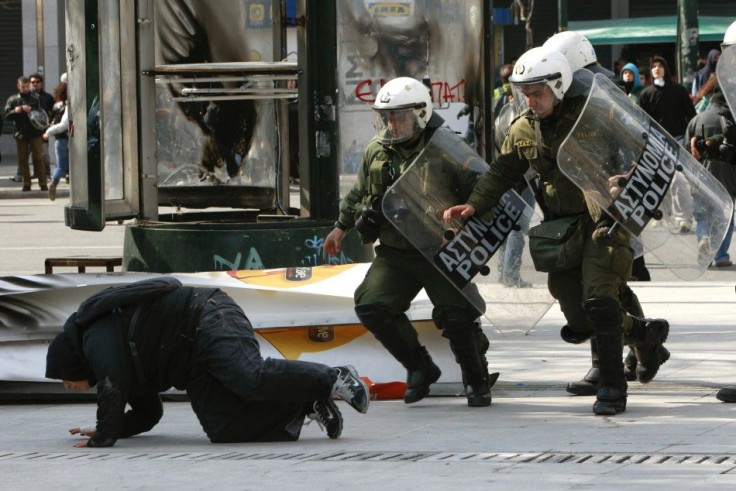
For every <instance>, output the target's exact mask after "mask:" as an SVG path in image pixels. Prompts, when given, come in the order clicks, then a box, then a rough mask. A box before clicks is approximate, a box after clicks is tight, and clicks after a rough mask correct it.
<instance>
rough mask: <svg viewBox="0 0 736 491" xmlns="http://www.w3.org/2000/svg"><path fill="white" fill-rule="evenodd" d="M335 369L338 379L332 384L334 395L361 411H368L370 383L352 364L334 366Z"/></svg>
mask: <svg viewBox="0 0 736 491" xmlns="http://www.w3.org/2000/svg"><path fill="white" fill-rule="evenodd" d="M334 370H337V380H336V381H335V385H333V386H332V395H333V396H334V397H337V398H338V399H342V400H343V401H345V402H347V403H348V404H350V405H351V406H353V407H354V408H355V410H356V411H358V412H359V413H366V412H367V411H368V405H369V404H370V402H371V394H370V391H369V390H368V384H366V383H365V382H363V381H362V380H361V379H360V378H359V377H358V371H357V370H356V369H355V367H354V366H352V365H343V366H341V367H334Z"/></svg>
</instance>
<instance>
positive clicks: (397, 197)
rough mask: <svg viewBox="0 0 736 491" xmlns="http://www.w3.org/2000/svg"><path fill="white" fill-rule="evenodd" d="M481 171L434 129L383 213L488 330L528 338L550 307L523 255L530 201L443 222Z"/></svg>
mask: <svg viewBox="0 0 736 491" xmlns="http://www.w3.org/2000/svg"><path fill="white" fill-rule="evenodd" d="M487 171H488V164H487V163H486V162H484V161H483V159H482V158H481V157H480V156H479V155H478V154H477V153H476V152H475V151H474V150H473V149H472V148H470V146H468V145H467V143H466V142H465V141H464V140H462V139H461V138H460V137H459V136H458V135H456V134H455V133H454V132H452V131H451V130H449V129H446V128H440V129H439V130H437V131H436V132H435V134H434V135H433V136H432V138H431V139H430V141H429V142H428V144H427V146H426V147H425V148H424V149H423V150H422V152H421V153H420V154H419V155H418V156H417V158H416V159H415V160H414V162H413V163H412V164H411V165H410V166H409V167H407V169H406V170H405V171H404V173H403V174H401V176H400V177H399V178H398V179H397V180H396V182H394V184H393V185H392V186H391V187H390V188H389V189H388V190H387V192H386V193H385V195H384V198H383V203H382V204H383V212H384V214H385V215H386V218H387V219H388V221H389V222H390V223H391V224H393V226H394V227H396V229H397V230H398V231H399V232H400V233H401V234H402V235H403V236H404V237H406V238H407V239H408V240H409V242H411V243H412V245H413V246H414V247H416V248H417V249H418V250H419V251H420V252H421V253H422V254H423V255H424V256H425V257H426V258H427V260H428V261H429V263H430V264H432V265H434V267H435V268H437V269H438V270H439V271H440V272H441V273H442V274H443V275H444V276H445V277H446V278H447V280H448V281H449V282H451V283H452V284H453V285H454V286H455V288H457V289H458V290H459V291H460V292H462V293H463V295H465V297H466V298H467V299H468V300H469V301H470V302H471V303H473V305H475V307H476V308H477V309H478V310H479V311H480V312H485V314H484V315H485V317H486V319H488V321H489V322H490V323H491V324H492V325H493V326H494V327H495V328H497V329H499V330H503V331H523V332H527V331H528V330H529V329H531V328H532V327H533V326H534V324H536V322H537V321H538V320H539V319H540V318H541V317H542V316H543V315H544V313H545V312H546V311H547V310H548V309H549V307H550V306H551V305H552V303H553V302H554V299H553V298H552V296H551V295H550V294H549V292H548V290H547V280H546V275H545V274H543V273H538V272H537V271H535V270H534V265H533V263H532V260H531V256H530V255H529V250H528V241H527V240H526V233H527V231H528V230H529V226H530V225H535V224H537V223H539V221H540V217H539V215H538V214H537V213H535V211H534V207H533V198H531V197H528V198H527V199H528V201H527V200H525V199H524V198H522V197H521V196H520V195H519V194H518V193H516V192H515V191H509V192H507V193H506V194H505V195H504V196H503V197H502V199H501V201H500V202H499V204H498V206H496V208H495V210H494V213H493V214H492V216H483V217H481V216H472V217H470V218H469V219H462V220H453V221H451V222H449V223H445V221H444V220H443V212H444V211H445V210H446V209H447V208H449V207H451V206H453V205H457V204H461V203H465V201H466V200H467V198H468V196H469V195H470V192H471V190H472V188H473V185H474V184H475V182H476V181H477V180H478V179H479V178H480V177H481V176H482V175H483V174H485V173H486V172H487ZM525 194H526V193H525ZM489 215H491V214H489Z"/></svg>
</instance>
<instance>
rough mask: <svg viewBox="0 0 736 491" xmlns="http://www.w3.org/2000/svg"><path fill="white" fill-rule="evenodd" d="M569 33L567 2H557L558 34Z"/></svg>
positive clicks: (559, 0)
mask: <svg viewBox="0 0 736 491" xmlns="http://www.w3.org/2000/svg"><path fill="white" fill-rule="evenodd" d="M562 31H567V0H557V32H562Z"/></svg>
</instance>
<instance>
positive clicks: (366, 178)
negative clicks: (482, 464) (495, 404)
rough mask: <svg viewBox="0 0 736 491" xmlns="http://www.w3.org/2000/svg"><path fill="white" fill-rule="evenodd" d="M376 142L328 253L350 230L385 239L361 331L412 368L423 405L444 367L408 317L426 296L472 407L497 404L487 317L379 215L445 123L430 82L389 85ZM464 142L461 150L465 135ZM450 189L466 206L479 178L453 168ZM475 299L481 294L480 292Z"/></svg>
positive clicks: (380, 104)
mask: <svg viewBox="0 0 736 491" xmlns="http://www.w3.org/2000/svg"><path fill="white" fill-rule="evenodd" d="M373 113H374V125H375V127H376V130H377V132H376V136H375V137H374V138H373V139H372V140H371V141H370V142H369V143H368V144H367V146H366V149H365V152H364V154H363V161H362V164H361V167H360V170H359V171H358V180H357V182H356V184H355V186H354V187H353V189H352V190H351V191H350V192H349V193H348V194H347V195H346V196H345V198H343V200H342V201H341V203H340V217H339V220H338V221H337V222H336V223H335V228H334V229H333V230H332V231H331V232H330V233H329V234H328V235H327V237H326V238H325V243H324V252H325V254H328V255H337V254H338V253H339V252H340V244H341V242H342V240H343V238H344V237H345V234H346V233H347V231H348V230H349V229H351V228H356V229H357V231H358V232H359V233H360V235H361V238H362V239H363V242H364V243H373V242H375V241H376V240H379V242H380V243H379V244H378V245H377V246H376V248H375V254H376V257H375V259H374V260H373V263H372V264H371V267H370V268H369V270H368V272H367V274H366V277H365V279H364V280H363V282H362V283H361V284H360V285H359V286H358V288H357V289H356V290H355V312H356V314H357V316H358V318H359V319H360V321H361V322H362V323H363V325H364V326H365V327H366V329H368V330H369V331H371V332H372V333H373V335H375V336H376V339H378V341H380V342H381V344H383V346H384V347H385V348H386V349H387V350H388V351H389V353H391V355H392V356H393V357H394V358H396V360H397V361H399V362H400V363H401V364H402V365H403V366H404V368H406V370H407V387H406V392H405V394H404V402H405V403H407V404H410V403H414V402H417V401H419V400H421V399H423V398H424V397H425V396H427V394H429V387H430V385H431V384H433V383H435V382H436V381H437V380H438V379H439V378H440V375H441V373H440V369H439V367H438V366H437V365H435V363H434V362H433V361H432V358H431V356H430V355H429V353H428V352H427V349H426V348H425V347H424V346H422V345H421V343H420V341H419V338H418V336H417V332H416V330H415V329H414V327H413V326H412V325H411V323H410V322H409V319H408V318H407V316H406V314H405V312H406V311H407V310H408V309H409V306H410V304H411V301H412V300H413V299H414V297H416V295H417V294H418V293H419V292H420V291H421V289H422V288H424V289H425V291H426V292H427V296H428V297H429V299H430V301H431V302H432V304H433V306H434V309H433V313H432V317H433V320H434V322H435V324H436V325H437V327H438V328H439V329H441V330H442V335H443V336H444V337H445V338H447V339H448V340H449V342H450V347H451V349H452V351H453V353H454V354H455V358H456V360H457V362H458V364H459V365H460V368H461V371H462V375H463V382H464V385H465V393H466V396H467V399H468V405H469V406H471V407H479V406H489V405H490V404H491V392H490V385H491V383H490V379H489V374H488V363H487V361H486V358H485V353H486V350H487V349H488V347H489V342H488V338H486V336H485V335H484V334H483V331H482V330H481V328H480V324H479V322H478V320H477V319H478V316H479V315H481V314H482V312H478V310H477V309H476V308H475V307H474V306H473V304H472V303H471V302H470V301H469V300H468V299H466V298H465V296H463V295H462V294H461V293H460V292H459V291H458V290H456V289H455V288H454V286H452V285H451V283H450V282H449V280H447V279H445V278H444V276H442V275H441V274H440V273H439V271H438V270H437V269H436V268H435V267H434V266H433V265H431V264H429V262H428V261H427V259H426V258H425V257H424V256H423V255H422V254H421V253H420V252H419V251H418V250H416V249H415V248H414V247H413V246H412V245H411V244H410V243H409V241H408V240H407V239H406V238H404V237H403V236H402V235H401V234H400V233H399V232H398V231H397V230H396V229H395V228H394V227H393V226H392V225H391V224H390V223H388V222H387V221H386V220H385V217H384V215H383V213H382V211H381V209H380V203H381V199H382V197H383V194H384V193H385V192H386V190H387V189H388V188H389V187H390V186H391V184H392V183H393V182H394V181H395V180H396V179H397V178H398V177H399V176H400V175H401V174H402V173H403V172H404V171H405V170H406V169H407V167H409V165H410V164H411V163H412V162H413V161H414V159H415V158H416V157H417V156H418V155H419V154H420V152H421V151H422V150H423V149H424V147H425V146H426V145H427V142H429V140H430V138H431V137H432V135H433V134H435V132H437V131H446V132H450V130H449V129H447V128H442V127H441V126H442V124H443V122H444V120H443V119H442V118H441V117H440V116H439V115H438V114H436V113H434V112H433V111H432V99H431V96H430V93H429V90H428V89H427V87H426V86H424V84H422V83H421V82H419V81H417V80H415V79H413V78H409V77H399V78H395V79H393V80H390V81H389V82H387V83H386V84H385V85H384V86H383V87H382V88H381V90H380V91H379V92H378V94H377V96H376V102H375V104H374V105H373ZM453 136H454V137H456V138H457V140H458V144H461V139H460V137H459V136H457V135H454V134H453ZM447 169H452V170H451V172H452V174H447V175H446V179H447V186H448V188H449V189H450V190H451V191H452V192H453V193H454V194H455V195H456V196H455V202H456V203H463V202H465V200H466V199H467V197H468V196H469V195H470V192H471V190H472V189H473V186H474V185H475V182H476V180H477V174H475V173H471V172H468V171H463V170H461V169H460V167H459V166H455V167H452V166H447ZM473 294H478V293H477V290H476V291H474V292H473Z"/></svg>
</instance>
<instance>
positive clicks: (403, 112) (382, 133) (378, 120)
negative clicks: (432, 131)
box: [373, 109, 420, 145]
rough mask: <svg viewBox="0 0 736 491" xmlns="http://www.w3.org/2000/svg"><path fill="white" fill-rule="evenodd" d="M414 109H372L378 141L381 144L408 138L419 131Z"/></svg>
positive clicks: (398, 141)
mask: <svg viewBox="0 0 736 491" xmlns="http://www.w3.org/2000/svg"><path fill="white" fill-rule="evenodd" d="M414 111H415V110H414V109H374V110H373V127H374V128H375V129H376V136H377V138H378V141H380V142H381V143H383V144H388V145H390V144H393V143H400V142H404V141H407V140H410V139H411V138H412V137H413V136H414V135H416V134H417V133H419V132H420V128H419V126H418V125H417V117H416V114H414Z"/></svg>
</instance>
